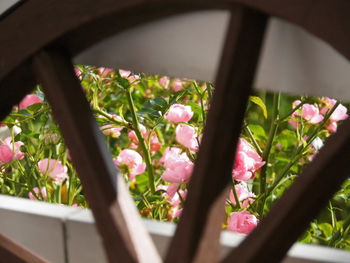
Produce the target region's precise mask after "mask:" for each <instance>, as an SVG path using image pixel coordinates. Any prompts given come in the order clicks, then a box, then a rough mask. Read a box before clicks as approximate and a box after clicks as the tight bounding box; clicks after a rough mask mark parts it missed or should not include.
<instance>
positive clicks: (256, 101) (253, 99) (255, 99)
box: [249, 96, 267, 119]
mask: <svg viewBox="0 0 350 263" xmlns="http://www.w3.org/2000/svg"><path fill="white" fill-rule="evenodd" d="M249 100H250V101H251V102H253V103H254V104H256V105H258V106H259V107H260V108H261V110H262V111H263V114H264V117H265V119H267V109H266V105H265V103H264V102H263V101H262V99H260V98H259V97H257V96H250V97H249Z"/></svg>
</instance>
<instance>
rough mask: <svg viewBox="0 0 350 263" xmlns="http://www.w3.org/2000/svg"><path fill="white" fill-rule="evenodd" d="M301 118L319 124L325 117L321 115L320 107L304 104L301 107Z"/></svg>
mask: <svg viewBox="0 0 350 263" xmlns="http://www.w3.org/2000/svg"><path fill="white" fill-rule="evenodd" d="M301 108H302V109H301V116H302V117H303V118H304V119H305V120H306V121H308V122H310V123H312V124H317V123H320V122H321V121H323V116H322V114H320V111H319V109H318V107H316V106H315V105H312V104H304V105H303V106H302V107H301Z"/></svg>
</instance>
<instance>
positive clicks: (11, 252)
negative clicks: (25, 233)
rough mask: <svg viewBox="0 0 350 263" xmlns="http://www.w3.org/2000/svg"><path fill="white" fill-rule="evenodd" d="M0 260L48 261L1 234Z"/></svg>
mask: <svg viewBox="0 0 350 263" xmlns="http://www.w3.org/2000/svg"><path fill="white" fill-rule="evenodd" d="M0 262H6V263H47V262H48V261H46V260H45V259H43V258H42V257H39V256H38V255H36V254H35V253H33V252H31V251H29V250H27V249H26V248H24V247H23V246H21V245H19V244H18V243H16V242H15V241H13V240H12V239H10V238H8V237H6V236H4V235H3V234H0Z"/></svg>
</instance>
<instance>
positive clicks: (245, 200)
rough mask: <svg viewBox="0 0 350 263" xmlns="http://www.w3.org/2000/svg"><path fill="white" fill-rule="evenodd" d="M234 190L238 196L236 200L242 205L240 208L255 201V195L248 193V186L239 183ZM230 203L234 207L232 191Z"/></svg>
mask: <svg viewBox="0 0 350 263" xmlns="http://www.w3.org/2000/svg"><path fill="white" fill-rule="evenodd" d="M235 189H236V193H237V196H238V200H239V201H240V202H241V204H242V208H245V207H247V206H248V205H249V204H251V203H253V202H254V201H255V200H254V197H255V194H254V193H252V192H250V191H249V189H248V186H247V184H246V183H245V182H240V183H239V184H236V185H235ZM230 201H231V202H232V204H234V205H236V199H235V196H234V194H233V191H232V190H231V191H230Z"/></svg>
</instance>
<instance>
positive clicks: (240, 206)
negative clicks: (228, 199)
mask: <svg viewBox="0 0 350 263" xmlns="http://www.w3.org/2000/svg"><path fill="white" fill-rule="evenodd" d="M235 185H236V184H235V183H234V184H233V186H232V192H233V196H234V197H235V201H236V206H238V207H239V208H240V209H241V208H242V205H241V202H240V201H239V198H238V194H237V191H236V187H235Z"/></svg>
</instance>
